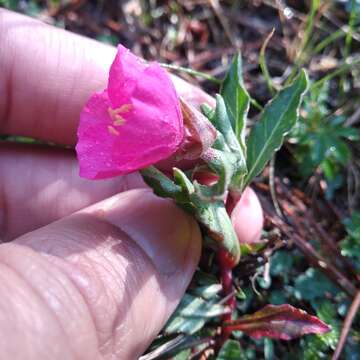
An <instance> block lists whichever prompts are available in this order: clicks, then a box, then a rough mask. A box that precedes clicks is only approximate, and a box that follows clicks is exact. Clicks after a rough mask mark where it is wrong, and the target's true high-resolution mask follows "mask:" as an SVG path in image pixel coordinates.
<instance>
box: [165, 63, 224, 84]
mask: <svg viewBox="0 0 360 360" xmlns="http://www.w3.org/2000/svg"><path fill="white" fill-rule="evenodd" d="M160 66H161V67H162V68H164V69H170V70H175V71H180V72H184V73H187V74H190V75H192V76H198V77H201V78H203V79H206V80H209V81H211V82H213V83H215V84H218V85H220V84H221V83H222V81H221V80H220V79H218V78H216V77H214V76H211V75H209V74H206V73H203V72H201V71H196V70H193V69H189V68H186V67H183V66H177V65H172V64H164V63H160Z"/></svg>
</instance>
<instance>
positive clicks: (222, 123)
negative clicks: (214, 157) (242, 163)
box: [213, 94, 243, 153]
mask: <svg viewBox="0 0 360 360" xmlns="http://www.w3.org/2000/svg"><path fill="white" fill-rule="evenodd" d="M213 125H214V126H215V127H216V129H217V130H219V131H220V132H221V133H222V135H223V136H224V139H225V142H226V144H227V145H228V147H229V149H230V150H231V151H232V152H235V153H243V151H242V149H241V147H240V144H239V142H238V140H237V138H236V135H235V133H234V129H233V127H232V124H231V113H230V111H229V108H228V107H227V105H226V103H225V101H224V99H223V97H222V96H221V95H218V94H217V95H216V108H215V117H214V118H213Z"/></svg>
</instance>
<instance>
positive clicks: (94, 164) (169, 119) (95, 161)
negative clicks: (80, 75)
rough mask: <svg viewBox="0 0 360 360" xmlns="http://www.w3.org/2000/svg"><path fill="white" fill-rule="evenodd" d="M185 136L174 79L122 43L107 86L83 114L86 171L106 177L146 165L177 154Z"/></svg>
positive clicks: (80, 146) (81, 150) (80, 151)
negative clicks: (172, 80) (148, 63)
mask: <svg viewBox="0 0 360 360" xmlns="http://www.w3.org/2000/svg"><path fill="white" fill-rule="evenodd" d="M183 136H184V130H183V118H182V115H181V110H180V103H179V100H178V97H177V94H176V92H175V88H174V86H173V84H172V82H171V80H170V77H169V76H168V75H167V73H166V72H165V71H164V70H163V69H162V68H161V67H160V66H159V65H158V64H157V63H151V64H150V65H147V64H145V63H144V62H143V61H141V60H140V59H139V58H137V57H136V56H135V55H133V54H132V53H131V52H130V51H129V50H128V49H126V48H125V47H123V46H122V45H119V47H118V53H117V55H116V58H115V60H114V62H113V64H112V65H111V69H110V74H109V82H108V87H107V89H105V90H104V91H103V92H99V93H95V94H94V95H92V96H91V98H90V99H89V101H88V102H87V104H86V105H85V107H84V109H83V110H82V112H81V115H80V125H79V128H78V143H77V145H76V152H77V156H78V159H79V163H80V175H81V176H82V177H85V178H88V179H104V178H109V177H113V176H117V175H124V174H128V173H130V172H133V171H136V170H139V169H142V168H144V167H146V166H149V165H151V164H154V163H156V162H158V161H160V160H163V159H166V158H168V157H169V156H170V155H172V154H173V153H174V152H175V151H176V150H177V149H178V148H179V146H180V144H181V142H182V139H183Z"/></svg>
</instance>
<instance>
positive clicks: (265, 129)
mask: <svg viewBox="0 0 360 360" xmlns="http://www.w3.org/2000/svg"><path fill="white" fill-rule="evenodd" d="M307 87H308V78H307V75H306V73H305V71H304V70H302V71H301V73H300V74H299V76H298V77H297V78H296V79H295V80H294V82H293V83H292V84H291V85H290V86H288V87H286V88H284V89H283V90H281V91H280V92H279V93H278V95H277V96H276V97H275V98H274V99H273V100H272V101H271V102H270V103H268V104H267V105H266V107H265V109H264V111H263V113H262V115H261V118H260V120H259V121H258V122H257V123H256V124H255V125H254V127H253V128H252V129H251V132H250V135H249V137H248V139H247V143H246V145H247V159H246V162H247V169H248V174H247V175H246V177H245V184H244V186H246V185H248V184H249V183H250V182H251V180H252V179H253V178H254V177H255V176H257V175H258V174H260V172H261V171H262V170H263V169H264V167H265V165H266V163H267V162H268V161H269V160H270V159H271V158H272V156H273V154H274V152H275V151H277V150H278V149H279V148H280V146H281V144H282V142H283V138H284V136H285V135H286V134H287V133H288V132H289V131H290V130H291V128H292V127H293V126H294V125H295V123H296V120H297V118H298V115H299V108H300V104H301V101H302V98H303V95H304V94H305V92H306V90H307Z"/></svg>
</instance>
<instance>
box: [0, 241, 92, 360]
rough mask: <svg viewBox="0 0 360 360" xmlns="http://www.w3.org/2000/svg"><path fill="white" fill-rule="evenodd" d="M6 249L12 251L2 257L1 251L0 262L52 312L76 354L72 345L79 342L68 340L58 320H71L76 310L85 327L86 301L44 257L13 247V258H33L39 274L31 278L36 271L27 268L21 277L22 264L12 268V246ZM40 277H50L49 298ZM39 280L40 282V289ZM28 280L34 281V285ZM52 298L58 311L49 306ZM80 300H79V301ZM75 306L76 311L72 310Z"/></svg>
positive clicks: (64, 275) (28, 250)
mask: <svg viewBox="0 0 360 360" xmlns="http://www.w3.org/2000/svg"><path fill="white" fill-rule="evenodd" d="M9 246H10V249H12V251H10V252H9V248H8V249H7V250H8V251H7V252H6V254H5V256H4V251H2V252H1V253H0V263H2V264H4V265H6V266H8V267H10V268H11V269H12V270H13V271H14V272H15V273H16V274H17V275H18V276H19V277H20V278H22V279H23V280H24V282H26V283H27V284H28V285H29V287H31V289H32V290H33V292H34V293H36V294H37V295H38V296H39V297H40V298H41V299H42V301H43V303H45V304H46V307H47V308H48V310H49V312H51V313H52V314H53V315H54V316H55V317H56V319H57V323H58V325H59V326H60V327H61V328H62V330H63V333H64V334H65V336H64V338H65V339H66V340H67V342H68V346H69V349H70V348H71V349H72V352H73V353H74V354H78V355H79V351H76V349H75V348H74V346H75V345H76V346H79V344H80V346H81V344H82V342H74V340H73V339H72V337H70V338H69V333H68V332H67V331H66V330H65V328H64V322H62V321H61V317H62V316H64V314H65V318H66V317H67V318H71V317H72V316H73V315H74V309H77V310H76V311H75V312H76V313H78V314H79V319H83V321H82V323H85V324H86V322H87V320H88V319H89V318H90V319H91V316H90V317H86V315H85V316H84V311H83V310H85V314H87V315H91V314H89V308H88V307H87V306H86V302H84V301H83V299H82V297H81V296H80V297H79V296H77V295H76V294H75V296H74V291H75V292H78V289H77V287H76V286H69V282H70V284H72V282H71V279H69V277H68V276H67V274H65V273H64V271H62V270H61V268H59V267H57V266H56V265H55V266H52V265H53V263H51V262H49V261H48V258H47V257H44V256H42V255H39V254H37V253H35V252H33V251H32V250H31V249H30V248H28V247H26V248H24V247H21V246H19V245H15V248H16V251H17V253H16V256H17V257H21V258H24V257H25V258H26V257H27V259H26V260H28V259H29V258H31V259H33V260H34V261H33V262H32V263H33V264H35V267H36V269H35V270H36V273H39V274H40V276H37V274H35V275H34V276H31V271H35V270H34V269H31V268H30V269H29V271H30V273H29V272H27V273H26V275H24V274H23V272H24V268H23V267H22V266H21V265H18V266H17V267H16V266H13V264H12V261H11V259H13V255H14V245H9ZM2 250H3V249H2ZM19 250H20V252H21V253H20V256H19V254H18V252H19ZM8 256H10V260H9V259H8ZM42 274H47V275H48V276H49V280H50V281H49V283H48V285H50V287H49V290H51V289H52V291H53V292H52V293H51V291H50V297H49V295H48V294H47V293H46V292H47V291H48V290H45V292H44V289H46V286H42V283H41V279H42ZM29 279H30V281H29ZM39 280H40V287H39ZM31 281H33V282H34V284H33V283H32V282H31ZM53 284H54V285H55V286H54V285H53ZM54 290H55V292H54ZM64 295H65V296H64ZM79 295H81V294H79ZM54 298H56V299H57V300H59V303H60V304H62V307H61V312H59V311H56V306H55V308H54V304H53V303H52V299H54ZM79 299H81V301H80V302H79ZM69 300H70V301H69ZM74 306H75V307H76V308H74ZM64 311H65V312H64ZM78 323H79V322H78ZM78 327H79V326H78ZM79 329H82V330H83V328H81V327H79ZM88 329H89V328H88ZM93 335H94V336H95V337H96V332H95V327H93ZM79 336H83V335H82V334H81V333H80V334H79ZM86 339H89V335H86V337H85V341H86V342H88V340H86ZM90 341H91V337H90ZM95 348H96V347H94V349H95ZM82 352H83V350H80V354H81V353H82ZM93 352H94V351H91V353H93ZM88 353H89V351H88ZM77 358H79V357H77Z"/></svg>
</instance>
